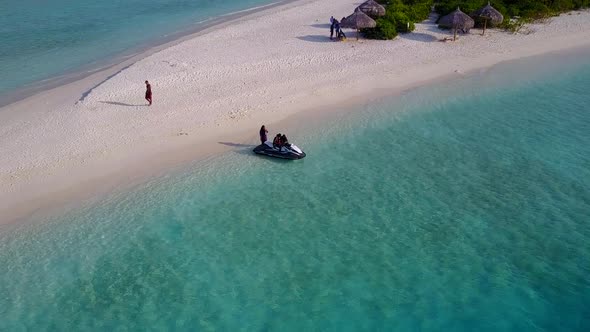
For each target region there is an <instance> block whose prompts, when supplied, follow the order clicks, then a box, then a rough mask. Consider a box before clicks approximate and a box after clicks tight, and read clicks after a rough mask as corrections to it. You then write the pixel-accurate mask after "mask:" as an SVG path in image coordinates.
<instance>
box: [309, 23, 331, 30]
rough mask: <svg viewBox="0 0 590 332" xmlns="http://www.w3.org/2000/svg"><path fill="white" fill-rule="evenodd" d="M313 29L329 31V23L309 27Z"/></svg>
mask: <svg viewBox="0 0 590 332" xmlns="http://www.w3.org/2000/svg"><path fill="white" fill-rule="evenodd" d="M311 26H312V27H314V28H318V29H330V23H326V24H312V25H311Z"/></svg>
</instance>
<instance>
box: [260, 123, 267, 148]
mask: <svg viewBox="0 0 590 332" xmlns="http://www.w3.org/2000/svg"><path fill="white" fill-rule="evenodd" d="M266 133H268V130H266V127H265V126H264V125H262V127H260V144H264V142H266V141H267V138H266Z"/></svg>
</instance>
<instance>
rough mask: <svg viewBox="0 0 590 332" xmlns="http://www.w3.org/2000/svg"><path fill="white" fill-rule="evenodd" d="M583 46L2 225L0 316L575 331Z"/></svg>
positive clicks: (587, 300)
mask: <svg viewBox="0 0 590 332" xmlns="http://www.w3.org/2000/svg"><path fill="white" fill-rule="evenodd" d="M585 54H588V53H585ZM580 59H584V57H581V56H579V55H578V56H573V55H569V56H567V55H559V56H557V55H553V56H552V57H549V58H542V59H537V60H534V59H533V60H531V59H527V60H523V61H520V62H514V63H510V64H504V65H500V66H497V67H496V68H494V69H492V70H490V71H483V72H481V73H478V74H475V75H473V76H471V77H467V78H465V79H460V80H455V81H451V82H446V83H440V84H437V85H434V86H429V87H424V88H420V89H416V90H411V91H408V92H406V93H404V94H403V95H401V96H396V97H394V98H387V99H384V100H379V101H374V102H372V103H369V104H367V105H365V106H364V107H359V109H356V110H355V111H354V112H342V113H338V114H335V115H333V117H332V118H331V119H330V120H329V121H328V120H325V121H319V122H317V123H315V124H313V125H308V126H306V128H305V129H302V130H296V131H295V130H294V129H293V128H280V131H287V132H288V134H289V136H290V138H291V140H292V141H293V142H295V143H297V144H298V145H300V146H301V147H303V148H304V150H305V151H306V152H307V154H308V157H307V158H306V159H304V160H301V161H297V162H282V161H276V160H273V159H267V158H261V157H258V156H254V155H252V154H251V152H250V149H251V146H248V144H244V145H243V146H238V147H236V148H235V151H233V152H231V153H228V154H226V155H223V156H220V157H217V158H214V159H211V160H207V161H203V162H199V163H195V164H194V165H190V166H187V168H186V169H182V170H177V171H176V172H174V173H172V174H169V175H167V176H165V177H161V178H157V179H153V180H152V181H150V182H149V183H146V184H143V185H141V186H139V187H137V188H134V189H133V190H131V191H130V192H126V193H118V194H113V195H112V196H109V197H108V198H105V199H103V200H102V201H100V202H99V203H93V204H91V205H89V206H85V207H81V208H79V209H76V210H73V211H70V212H68V213H67V214H66V215H64V216H61V217H55V218H50V220H44V221H42V222H34V223H25V224H22V225H20V226H14V227H11V228H10V229H6V230H4V231H3V232H2V233H0V317H1V319H0V330H3V331H4V330H6V331H21V330H22V331H25V330H34V331H43V330H51V331H63V330H96V331H111V330H137V331H143V330H187V331H188V330H190V331H194V330H220V331H236V330H244V331H271V330H272V331H302V330H304V331H359V330H364V331H368V330H371V331H588V330H590V277H589V276H590V263H589V262H590V108H589V106H588V105H590V94H589V93H588V91H587V89H588V87H589V86H590V62H588V61H587V60H582V61H580ZM585 59H590V57H585ZM583 61H586V63H583ZM548 64H550V65H548ZM293 123H295V122H293ZM294 126H296V125H295V124H294ZM270 129H271V130H272V129H275V130H279V128H270ZM255 130H257V128H255ZM235 143H243V142H235Z"/></svg>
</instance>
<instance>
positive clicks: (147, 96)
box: [145, 81, 152, 106]
mask: <svg viewBox="0 0 590 332" xmlns="http://www.w3.org/2000/svg"><path fill="white" fill-rule="evenodd" d="M145 100H147V101H148V102H149V105H150V106H151V105H152V86H151V85H150V82H148V81H145Z"/></svg>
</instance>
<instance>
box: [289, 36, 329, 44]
mask: <svg viewBox="0 0 590 332" xmlns="http://www.w3.org/2000/svg"><path fill="white" fill-rule="evenodd" d="M297 39H300V40H303V41H308V42H314V43H331V42H332V41H333V40H332V39H330V37H329V36H328V35H307V36H301V37H297Z"/></svg>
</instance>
